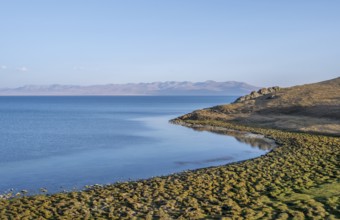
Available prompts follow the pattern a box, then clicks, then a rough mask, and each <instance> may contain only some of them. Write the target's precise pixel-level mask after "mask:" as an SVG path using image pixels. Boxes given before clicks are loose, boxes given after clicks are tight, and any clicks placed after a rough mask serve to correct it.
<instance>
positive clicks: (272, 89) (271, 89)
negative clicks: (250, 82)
mask: <svg viewBox="0 0 340 220" xmlns="http://www.w3.org/2000/svg"><path fill="white" fill-rule="evenodd" d="M278 91H280V87H278V86H274V87H269V88H262V89H259V90H258V91H257V92H256V91H252V92H251V93H250V94H249V95H245V96H241V97H240V98H238V99H236V101H235V102H234V103H240V102H244V101H247V100H252V99H256V98H258V97H261V96H264V95H268V94H272V96H268V98H274V97H275V93H276V92H278Z"/></svg>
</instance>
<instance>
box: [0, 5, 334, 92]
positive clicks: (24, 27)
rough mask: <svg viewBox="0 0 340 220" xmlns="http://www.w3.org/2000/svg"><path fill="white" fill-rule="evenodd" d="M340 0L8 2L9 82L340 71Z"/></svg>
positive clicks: (4, 77) (5, 76)
mask: <svg viewBox="0 0 340 220" xmlns="http://www.w3.org/2000/svg"><path fill="white" fill-rule="evenodd" d="M339 11H340V1H338V0H333V1H332V0H328V1H322V0H318V1H316V0H306V1H303V0H299V1H297V0H281V1H273V0H268V1H261V0H257V1H254V0H249V1H246V0H237V1H236V0H234V1H231V0H230V1H229V0H154V1H152V0H135V1H132V0H119V1H118V0H117V1H115V0H21V1H19V0H0V87H16V86H22V85H26V84H38V85H40V84H77V85H90V84H108V83H127V82H153V81H184V80H187V81H205V80H216V81H229V80H234V81H244V82H248V83H250V84H254V85H258V86H271V85H280V86H289V85H295V84H302V83H309V82H316V81H320V80H326V79H331V78H335V77H338V76H340V13H339Z"/></svg>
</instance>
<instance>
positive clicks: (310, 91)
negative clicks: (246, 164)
mask: <svg viewBox="0 0 340 220" xmlns="http://www.w3.org/2000/svg"><path fill="white" fill-rule="evenodd" d="M182 119H184V120H186V119H195V120H197V119H203V120H204V119H216V120H222V121H226V122H235V123H238V124H243V125H248V126H256V127H266V128H277V129H284V130H290V131H303V132H312V133H319V134H333V135H337V136H340V78H336V79H333V80H328V81H324V82H320V83H314V84H307V85H302V86H294V87H290V88H280V89H277V88H275V89H273V90H272V91H270V90H268V89H262V90H259V92H253V93H252V94H250V95H248V96H244V97H243V98H241V99H239V100H238V101H236V102H234V103H232V104H229V105H221V106H215V107H212V108H208V109H204V110H199V111H195V112H193V113H190V114H188V115H185V116H183V117H182Z"/></svg>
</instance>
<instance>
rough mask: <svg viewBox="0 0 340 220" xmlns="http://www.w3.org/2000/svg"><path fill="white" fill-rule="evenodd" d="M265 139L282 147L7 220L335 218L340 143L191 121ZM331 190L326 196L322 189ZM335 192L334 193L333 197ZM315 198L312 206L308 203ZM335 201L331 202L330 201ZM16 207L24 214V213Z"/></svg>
mask: <svg viewBox="0 0 340 220" xmlns="http://www.w3.org/2000/svg"><path fill="white" fill-rule="evenodd" d="M186 122H187V123H192V124H194V125H201V126H205V125H209V126H213V127H223V128H225V129H232V130H238V131H241V132H252V133H256V134H261V135H264V136H265V137H268V138H271V139H273V140H275V141H276V142H277V144H278V145H280V146H281V147H278V148H275V149H274V150H272V151H270V152H268V153H267V154H265V155H264V156H261V157H257V158H253V159H250V160H246V161H242V162H238V163H235V164H227V165H222V166H217V167H209V168H202V169H198V170H193V171H186V172H182V173H176V174H172V175H168V176H162V177H155V178H151V179H146V180H140V181H133V182H123V183H116V184H112V185H107V186H104V187H94V188H91V189H88V190H84V191H80V192H70V193H57V194H53V195H48V196H46V195H37V196H32V197H21V198H14V199H10V200H0V217H11V218H19V217H23V216H25V214H26V216H30V217H32V216H33V217H38V216H42V215H43V217H45V218H57V217H63V218H65V219H67V218H74V217H75V216H88V217H89V218H114V219H116V218H120V219H131V218H146V219H152V218H161V219H164V218H165V219H166V218H168V219H169V218H177V219H188V218H191V219H199V218H221V217H228V218H233V216H234V217H235V216H239V217H242V218H255V219H256V218H261V219H263V218H265V219H279V218H281V219H287V218H297V219H303V218H305V217H307V218H315V217H319V218H320V217H321V218H330V219H331V218H336V217H337V216H339V214H340V212H339V210H337V208H336V207H338V205H339V204H340V201H338V200H334V199H336V198H338V197H339V192H340V191H339V190H337V189H338V188H339V187H340V184H339V181H340V178H339V177H340V171H339V169H336V168H339V163H338V161H337V157H338V156H339V152H340V139H339V138H335V137H329V136H322V135H311V134H301V133H293V132H286V131H280V130H273V129H263V128H251V127H245V126H241V125H235V124H228V123H225V122H220V121H186ZM319 188H320V189H330V190H332V189H333V191H332V192H331V193H328V194H327V195H326V194H322V193H321V192H319V191H318V189H319ZM334 189H335V191H334ZM306 198H308V199H306ZM328 200H329V201H333V200H334V201H335V203H334V204H335V206H334V205H333V203H328V202H325V201H328ZM17 207H20V208H19V209H18V208H17ZM15 210H16V211H15Z"/></svg>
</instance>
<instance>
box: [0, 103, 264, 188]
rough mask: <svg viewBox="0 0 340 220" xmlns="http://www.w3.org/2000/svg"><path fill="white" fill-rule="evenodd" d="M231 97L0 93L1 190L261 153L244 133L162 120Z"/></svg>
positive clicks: (125, 176)
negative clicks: (0, 94) (208, 129)
mask: <svg viewBox="0 0 340 220" xmlns="http://www.w3.org/2000/svg"><path fill="white" fill-rule="evenodd" d="M235 98H236V97H216V96H215V97H207V96H205V97H198V96H192V97H188V96H185V97H183V96H177V97H174V96H165V97H164V96H163V97H156V96H152V97H150V96H149V97H147V96H142V97H141V96H139V97H135V96H130V97H0V123H1V128H0V140H1V142H0V155H1V160H0V178H1V181H0V193H3V192H5V191H7V190H8V189H11V188H13V189H14V191H18V190H22V189H26V190H28V191H29V192H31V193H38V192H39V188H47V190H48V192H49V193H52V192H58V191H62V190H72V189H82V188H83V187H84V186H85V185H93V184H108V183H114V182H116V181H126V180H135V179H140V178H149V177H152V176H158V175H167V174H171V173H174V172H180V171H184V170H188V169H197V168H203V167H209V166H217V165H222V164H227V163H231V162H237V161H241V160H246V159H249V158H254V157H258V156H260V155H263V154H265V153H267V152H268V151H269V150H270V147H268V145H266V144H265V143H263V142H261V141H252V140H253V139H249V138H250V137H247V138H248V139H247V138H246V139H244V138H242V137H241V136H237V135H236V136H235V137H233V136H227V135H225V134H228V133H225V132H224V133H223V132H222V133H223V134H224V135H220V134H216V133H213V132H207V131H197V130H193V129H189V128H186V127H182V126H178V125H174V124H171V123H169V122H168V121H169V120H170V119H172V118H175V117H177V116H179V115H182V114H185V113H188V112H191V111H193V110H196V109H200V108H206V107H211V106H214V105H218V104H225V103H229V102H231V101H233V100H235ZM218 133H221V132H218ZM229 134H230V133H229ZM255 138H258V137H255Z"/></svg>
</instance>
